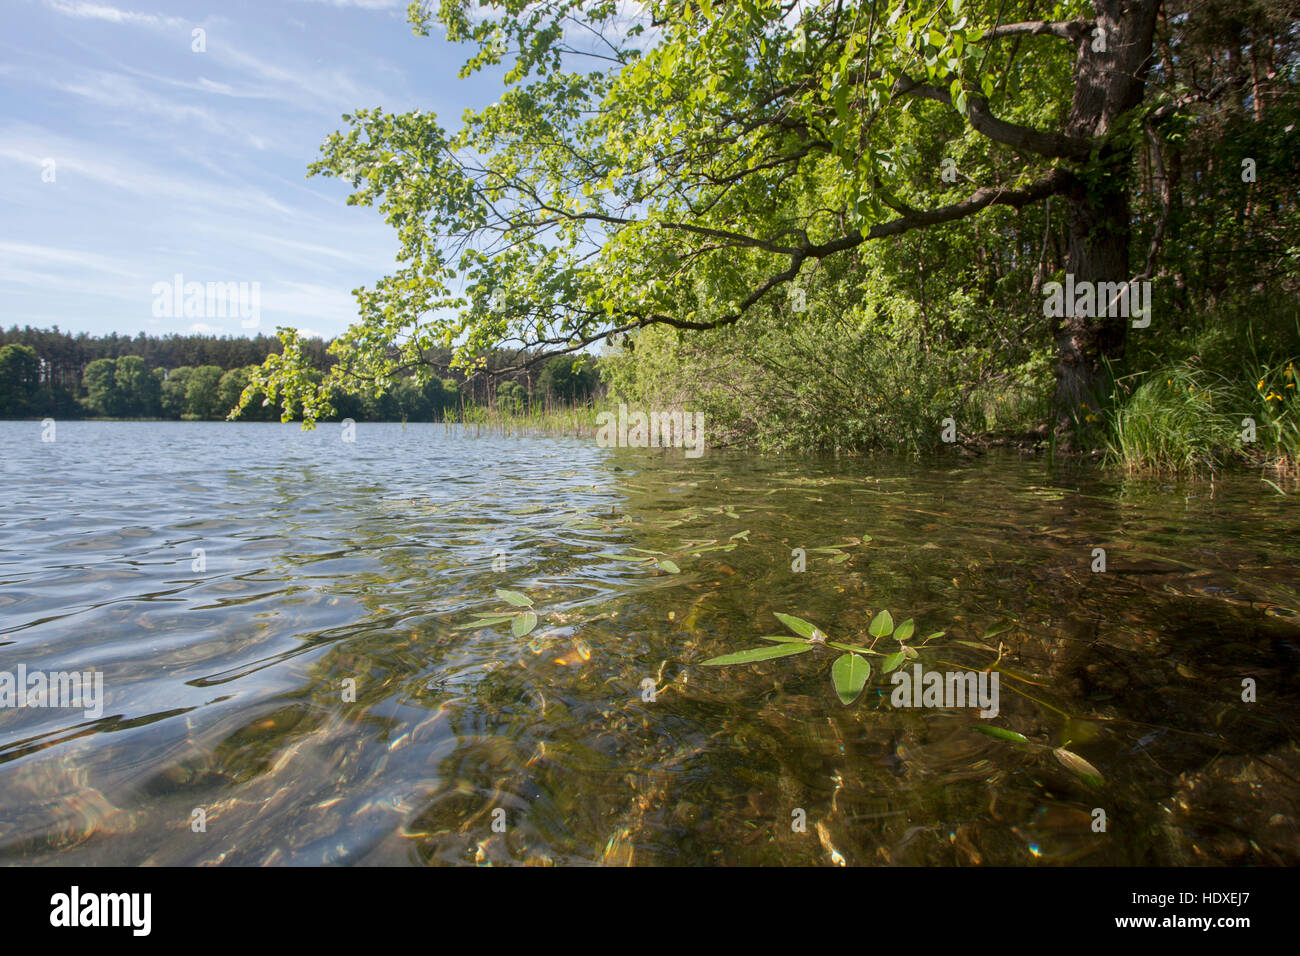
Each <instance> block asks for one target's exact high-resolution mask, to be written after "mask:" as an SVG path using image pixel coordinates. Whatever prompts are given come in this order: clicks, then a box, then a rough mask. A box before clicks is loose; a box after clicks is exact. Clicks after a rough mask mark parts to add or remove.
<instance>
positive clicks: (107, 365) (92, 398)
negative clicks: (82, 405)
mask: <svg viewBox="0 0 1300 956" xmlns="http://www.w3.org/2000/svg"><path fill="white" fill-rule="evenodd" d="M81 384H82V387H83V388H85V390H86V407H87V408H89V409H90V410H91V412H92V413H94V414H96V415H110V416H114V417H116V416H118V415H122V414H124V413H125V403H124V402H123V397H122V392H121V389H120V388H119V387H118V383H117V360H116V359H111V358H101V359H95V361H93V362H91V363H90V364H89V365H87V366H86V371H85V372H84V373H83V374H82V379H81Z"/></svg>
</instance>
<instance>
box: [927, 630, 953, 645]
mask: <svg viewBox="0 0 1300 956" xmlns="http://www.w3.org/2000/svg"><path fill="white" fill-rule="evenodd" d="M947 633H948V632H947V631H935V632H934V633H933V634H931V635H930V636H929V637H927V638H926V639H925V640H923V641H922V642H921V643H922V644H928V643H930V642H931V641H932V640H934V639H935V638H936V637H943V636H944V635H945V634H947Z"/></svg>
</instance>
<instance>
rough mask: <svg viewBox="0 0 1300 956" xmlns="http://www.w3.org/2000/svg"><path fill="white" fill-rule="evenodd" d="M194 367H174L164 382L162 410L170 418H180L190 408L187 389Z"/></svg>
mask: <svg viewBox="0 0 1300 956" xmlns="http://www.w3.org/2000/svg"><path fill="white" fill-rule="evenodd" d="M193 373H194V369H192V368H190V367H189V366H188V365H182V366H181V367H180V368H174V369H172V370H171V371H170V372H168V373H167V377H166V379H165V380H164V381H163V383H162V411H163V414H164V415H166V416H167V417H168V418H180V417H182V416H183V415H185V413H186V412H187V411H188V409H189V405H188V400H187V399H186V390H187V389H188V388H189V384H190V376H191V375H192V374H193Z"/></svg>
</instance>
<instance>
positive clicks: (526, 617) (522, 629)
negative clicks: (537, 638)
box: [456, 588, 537, 637]
mask: <svg viewBox="0 0 1300 956" xmlns="http://www.w3.org/2000/svg"><path fill="white" fill-rule="evenodd" d="M496 595H497V597H499V598H500V599H501V600H503V601H505V602H506V604H508V605H510V606H511V607H513V608H517V610H514V611H506V610H501V611H493V612H491V613H488V614H478V615H475V616H476V617H477V618H478V620H475V621H471V622H470V623H468V624H461V625H459V626H457V628H456V630H458V631H467V630H471V629H473V628H478V627H490V626H492V625H493V624H504V623H505V622H506V621H509V622H510V633H511V634H513V635H514V636H515V637H524V636H525V635H527V634H530V633H532V630H533V628H535V627H536V626H537V612H536V611H535V610H533V601H532V598H530V597H528V596H527V595H525V594H520V593H519V592H518V591H507V590H505V589H504V588H497V589H496Z"/></svg>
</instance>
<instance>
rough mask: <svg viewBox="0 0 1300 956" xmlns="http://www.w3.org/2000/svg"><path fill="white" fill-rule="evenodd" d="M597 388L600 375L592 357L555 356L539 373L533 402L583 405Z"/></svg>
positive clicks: (581, 355)
mask: <svg viewBox="0 0 1300 956" xmlns="http://www.w3.org/2000/svg"><path fill="white" fill-rule="evenodd" d="M599 388H600V372H599V371H598V370H597V368H596V362H595V361H594V359H593V358H592V356H590V355H586V354H580V355H576V356H574V355H556V356H554V357H553V358H551V359H550V360H548V361H547V362H546V364H545V365H543V366H542V370H541V372H539V373H538V376H537V384H536V385H534V386H533V399H534V401H538V402H542V403H543V404H545V403H547V402H550V403H553V404H565V405H577V404H585V403H587V402H589V401H590V400H591V399H592V398H593V397H594V396H595V394H596V392H597V391H598V390H599Z"/></svg>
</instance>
